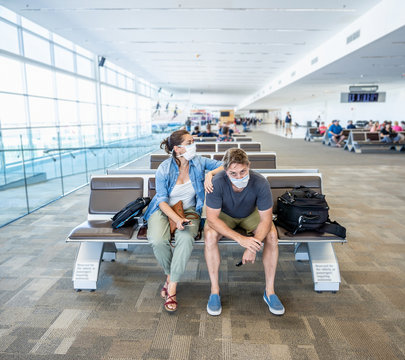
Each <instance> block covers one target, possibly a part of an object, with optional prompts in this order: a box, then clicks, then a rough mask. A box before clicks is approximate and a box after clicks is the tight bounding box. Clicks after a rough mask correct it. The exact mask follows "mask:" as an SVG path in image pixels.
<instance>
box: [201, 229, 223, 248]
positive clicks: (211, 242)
mask: <svg viewBox="0 0 405 360" xmlns="http://www.w3.org/2000/svg"><path fill="white" fill-rule="evenodd" d="M218 240H219V234H218V233H217V232H216V231H215V230H214V229H212V228H210V227H209V226H208V225H205V227H204V243H205V246H206V247H207V248H211V247H215V246H217V244H218Z"/></svg>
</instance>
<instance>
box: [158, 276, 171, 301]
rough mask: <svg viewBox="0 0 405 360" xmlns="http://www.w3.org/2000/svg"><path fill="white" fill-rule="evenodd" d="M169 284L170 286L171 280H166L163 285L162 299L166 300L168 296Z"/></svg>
mask: <svg viewBox="0 0 405 360" xmlns="http://www.w3.org/2000/svg"><path fill="white" fill-rule="evenodd" d="M168 286H169V281H168V280H166V281H165V284H164V285H163V287H162V290H160V296H161V298H162V299H165V300H166V296H167V294H168V293H167V288H168Z"/></svg>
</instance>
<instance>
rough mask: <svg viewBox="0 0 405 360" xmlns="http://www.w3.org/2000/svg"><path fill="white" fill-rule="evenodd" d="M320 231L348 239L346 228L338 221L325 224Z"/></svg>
mask: <svg viewBox="0 0 405 360" xmlns="http://www.w3.org/2000/svg"><path fill="white" fill-rule="evenodd" d="M319 231H321V232H326V233H329V234H333V235H336V236H339V237H341V238H343V239H345V238H346V228H345V227H344V226H341V225H340V224H339V223H338V222H337V221H327V222H325V224H323V225H322V226H321V227H320V228H319Z"/></svg>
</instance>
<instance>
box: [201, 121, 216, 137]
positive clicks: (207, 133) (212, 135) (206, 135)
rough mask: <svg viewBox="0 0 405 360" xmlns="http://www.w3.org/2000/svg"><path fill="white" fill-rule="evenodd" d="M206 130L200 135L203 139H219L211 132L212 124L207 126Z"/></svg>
mask: <svg viewBox="0 0 405 360" xmlns="http://www.w3.org/2000/svg"><path fill="white" fill-rule="evenodd" d="M205 128H206V130H205V131H204V132H203V133H201V134H200V136H201V137H218V134H216V133H214V132H212V131H211V124H207V126H206V127H205Z"/></svg>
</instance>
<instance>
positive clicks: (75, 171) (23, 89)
mask: <svg viewBox="0 0 405 360" xmlns="http://www.w3.org/2000/svg"><path fill="white" fill-rule="evenodd" d="M0 49H1V50H2V52H1V55H0V213H1V212H3V209H2V205H1V204H2V203H4V204H6V202H2V195H3V191H4V190H3V189H4V188H5V187H4V186H3V185H6V186H9V184H24V183H25V186H26V187H27V184H28V185H29V186H28V187H29V188H28V189H26V190H28V191H19V194H28V197H27V199H26V200H27V201H20V203H21V204H23V205H22V206H23V207H25V206H26V208H24V209H19V210H18V211H17V210H16V213H15V214H14V215H12V214H11V213H10V214H8V215H10V216H11V217H12V216H14V217H17V216H18V215H19V214H23V213H26V212H29V211H30V210H31V209H32V206H33V205H32V204H37V205H38V204H39V205H40V204H43V203H45V202H47V201H48V200H52V199H55V198H57V197H59V196H60V195H63V194H65V193H66V192H68V191H70V190H72V189H74V188H75V187H77V186H79V185H81V184H83V183H84V182H85V181H86V176H87V177H88V171H98V169H105V168H106V166H110V165H111V166H113V165H114V164H120V163H121V162H122V161H130V160H132V159H134V157H138V156H141V155H143V154H145V153H146V152H148V151H151V149H152V148H153V147H154V146H156V147H157V144H158V142H159V141H158V140H160V139H157V138H154V137H153V136H151V134H152V129H151V104H152V102H151V99H150V96H151V87H152V85H151V84H150V83H148V82H147V81H146V80H144V79H140V78H137V77H136V76H135V75H134V74H132V73H130V72H128V71H126V70H125V69H123V68H121V67H119V66H117V65H116V64H114V63H111V62H110V61H108V60H106V61H105V64H104V66H102V67H101V66H99V65H98V56H97V55H96V54H93V53H91V52H89V51H88V50H86V49H84V48H82V47H80V46H79V45H77V44H74V43H72V42H71V41H69V40H67V39H64V38H63V37H61V36H59V35H57V34H54V33H52V32H50V31H49V30H47V29H45V28H43V27H42V26H39V25H38V24H35V23H34V22H32V21H30V20H27V19H25V18H23V17H20V16H18V15H16V14H15V13H14V12H12V11H10V10H8V9H6V8H5V7H2V6H0ZM153 88H154V89H155V88H156V87H153ZM153 102H155V100H154V101H153ZM139 137H144V138H145V139H147V140H146V142H145V144H144V142H143V141H141V140H139ZM135 140H136V141H135ZM140 144H141V145H142V146H140ZM124 145H125V146H124ZM89 147H90V148H89ZM123 149H125V150H123ZM84 174H85V175H84ZM23 177H28V178H29V181H26V182H22V181H21V179H22V178H23ZM36 179H42V180H38V181H40V182H42V183H43V185H36V181H37V180H36ZM44 179H46V181H44ZM51 183H52V184H53V185H52V186H51V185H49V184H51ZM47 184H48V185H47ZM10 186H11V185H10ZM13 186H14V185H13ZM15 186H22V185H15ZM36 186H37V187H38V189H37V187H36ZM11 187H12V186H11ZM19 190H21V189H19ZM36 194H37V195H36ZM24 196H25V195H24ZM35 196H38V198H35V199H33V197H35ZM28 198H29V199H28ZM37 205H35V206H37ZM7 211H8V210H7ZM8 215H7V216H8ZM2 223H4V219H3V218H2V217H1V216H0V226H1V225H2Z"/></svg>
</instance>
